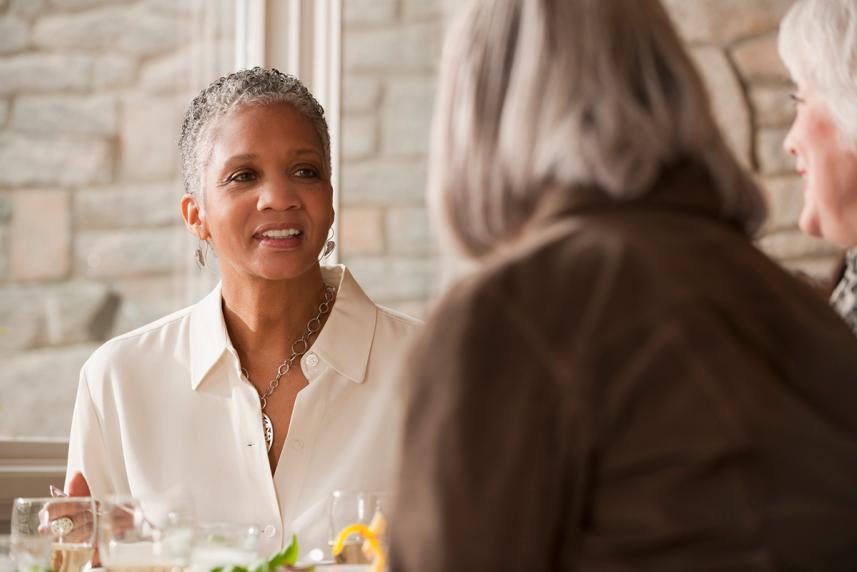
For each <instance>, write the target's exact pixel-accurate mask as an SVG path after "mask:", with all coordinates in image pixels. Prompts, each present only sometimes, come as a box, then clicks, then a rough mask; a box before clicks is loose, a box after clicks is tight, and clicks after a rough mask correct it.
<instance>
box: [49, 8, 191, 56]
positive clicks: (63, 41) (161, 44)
mask: <svg viewBox="0 0 857 572" xmlns="http://www.w3.org/2000/svg"><path fill="white" fill-rule="evenodd" d="M182 34H183V32H182V29H181V22H180V21H179V20H178V19H177V18H171V17H167V16H162V15H157V14H153V13H150V12H149V11H147V10H146V9H145V6H134V5H130V6H107V7H104V8H99V9H93V10H87V11H84V12H76V13H71V14H57V15H52V16H47V17H45V18H42V19H40V20H39V21H38V22H37V23H36V26H35V28H34V29H33V41H34V42H35V44H36V45H37V46H38V47H40V48H45V49H49V50H62V49H77V50H80V49H84V50H116V51H119V52H121V53H125V54H131V55H135V56H152V55H155V54H159V53H163V52H167V51H170V50H173V49H175V48H176V47H178V46H179V45H181V43H182V42H183V41H184V38H183V35H182Z"/></svg>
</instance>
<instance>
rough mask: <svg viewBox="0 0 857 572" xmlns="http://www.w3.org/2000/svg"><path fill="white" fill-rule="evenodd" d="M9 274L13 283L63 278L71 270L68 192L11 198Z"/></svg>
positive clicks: (22, 193)
mask: <svg viewBox="0 0 857 572" xmlns="http://www.w3.org/2000/svg"><path fill="white" fill-rule="evenodd" d="M12 203H13V204H12V228H11V234H12V237H11V241H10V242H11V249H12V250H11V256H10V270H11V272H10V274H11V276H12V278H13V279H15V280H52V279H57V278H63V277H65V276H66V275H67V274H68V272H69V270H70V267H71V264H70V262H71V261H70V256H71V213H70V205H69V193H68V192H67V191H38V190H27V191H16V192H15V193H13V194H12Z"/></svg>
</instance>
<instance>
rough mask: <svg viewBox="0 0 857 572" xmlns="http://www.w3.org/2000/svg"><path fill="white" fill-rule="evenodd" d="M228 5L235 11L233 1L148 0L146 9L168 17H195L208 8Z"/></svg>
mask: <svg viewBox="0 0 857 572" xmlns="http://www.w3.org/2000/svg"><path fill="white" fill-rule="evenodd" d="M212 4H214V5H223V4H228V5H229V6H230V7H231V8H232V9H233V10H234V9H235V8H234V6H233V5H234V1H233V0H216V1H215V2H212V1H211V0H181V2H176V0H146V8H148V10H149V11H151V12H161V13H163V14H166V15H167V16H181V17H187V16H195V15H198V14H200V13H201V12H202V11H203V10H205V8H206V6H211V5H212Z"/></svg>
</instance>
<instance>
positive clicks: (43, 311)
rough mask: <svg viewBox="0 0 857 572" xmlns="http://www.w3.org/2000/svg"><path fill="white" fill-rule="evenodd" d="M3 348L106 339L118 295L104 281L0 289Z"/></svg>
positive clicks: (1, 344)
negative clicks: (100, 282)
mask: <svg viewBox="0 0 857 572" xmlns="http://www.w3.org/2000/svg"><path fill="white" fill-rule="evenodd" d="M0 293H2V299H1V300H0V325H5V327H6V328H7V329H9V330H10V331H11V334H12V335H8V336H4V335H0V350H21V349H28V348H31V347H34V346H40V347H44V346H60V345H68V344H75V343H82V342H97V341H103V340H104V339H106V337H107V335H108V334H109V333H110V332H111V331H112V330H113V325H114V321H115V317H116V310H117V309H118V307H119V298H118V297H117V296H116V294H115V293H113V292H111V291H110V289H109V288H108V287H107V286H105V285H104V284H99V283H96V282H63V283H62V284H58V285H55V286H54V285H51V286H35V287H34V286H30V287H26V288H24V287H11V288H6V289H3V290H0Z"/></svg>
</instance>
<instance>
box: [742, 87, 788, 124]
mask: <svg viewBox="0 0 857 572" xmlns="http://www.w3.org/2000/svg"><path fill="white" fill-rule="evenodd" d="M792 91H793V90H792V89H789V88H788V87H786V86H767V85H759V86H753V87H752V88H750V101H751V102H752V103H753V113H754V115H755V119H756V127H788V126H790V125H791V123H792V121H794V117H795V106H794V102H792V100H791V98H790V97H789V94H790V93H791V92H792Z"/></svg>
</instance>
